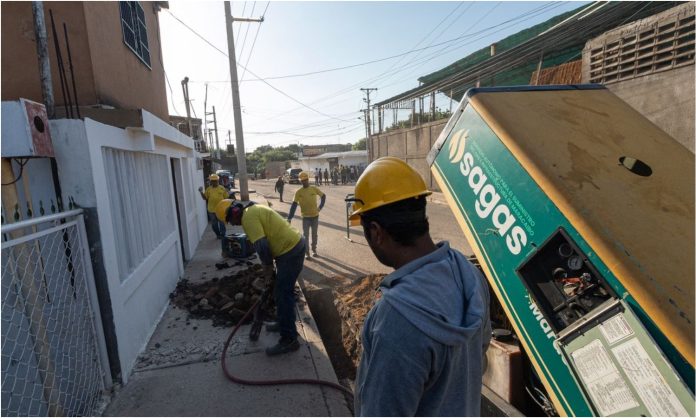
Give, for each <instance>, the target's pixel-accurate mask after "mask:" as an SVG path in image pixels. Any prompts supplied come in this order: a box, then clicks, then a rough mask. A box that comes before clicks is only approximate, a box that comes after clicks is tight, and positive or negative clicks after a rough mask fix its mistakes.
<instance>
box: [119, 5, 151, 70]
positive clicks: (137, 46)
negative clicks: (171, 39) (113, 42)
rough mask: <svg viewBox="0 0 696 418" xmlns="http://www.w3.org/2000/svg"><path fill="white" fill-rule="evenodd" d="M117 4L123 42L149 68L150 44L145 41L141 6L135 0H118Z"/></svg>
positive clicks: (143, 15)
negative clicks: (119, 9)
mask: <svg viewBox="0 0 696 418" xmlns="http://www.w3.org/2000/svg"><path fill="white" fill-rule="evenodd" d="M119 6H120V8H121V28H122V29H123V42H124V43H125V44H126V45H128V47H129V48H130V49H131V51H133V52H134V53H135V55H137V56H138V58H140V60H141V61H142V62H143V63H144V64H145V65H147V67H148V68H150V69H151V68H152V67H151V66H150V46H149V44H148V43H147V25H146V24H145V10H143V6H142V5H141V4H140V2H137V1H120V2H119Z"/></svg>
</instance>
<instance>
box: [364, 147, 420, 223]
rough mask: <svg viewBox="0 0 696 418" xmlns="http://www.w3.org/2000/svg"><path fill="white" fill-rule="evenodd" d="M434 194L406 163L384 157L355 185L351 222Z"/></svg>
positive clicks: (372, 164) (374, 162) (367, 169)
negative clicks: (389, 207) (382, 207)
mask: <svg viewBox="0 0 696 418" xmlns="http://www.w3.org/2000/svg"><path fill="white" fill-rule="evenodd" d="M431 193H432V192H431V191H429V190H428V188H427V187H426V186H425V181H424V180H423V177H421V175H420V174H418V172H417V171H416V170H414V169H413V168H412V167H411V166H409V165H408V164H406V162H405V161H403V160H400V159H398V158H396V157H382V158H379V159H377V160H375V161H373V162H372V163H370V165H368V166H367V168H366V169H365V171H364V172H363V174H362V175H361V176H360V178H359V179H358V182H357V183H356V184H355V195H354V197H353V198H352V199H351V200H353V213H351V214H350V219H351V220H356V219H358V217H359V216H360V215H361V214H363V213H365V212H368V211H371V210H372V209H376V208H378V207H380V206H384V205H388V204H390V203H394V202H398V201H400V200H405V199H410V198H413V197H420V196H428V195H429V194H431Z"/></svg>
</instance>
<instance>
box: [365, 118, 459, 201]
mask: <svg viewBox="0 0 696 418" xmlns="http://www.w3.org/2000/svg"><path fill="white" fill-rule="evenodd" d="M446 123H447V119H442V120H439V121H435V122H430V123H427V124H423V125H420V126H417V127H414V128H410V129H400V130H398V131H392V132H386V133H383V134H380V135H374V136H373V137H372V143H371V144H370V145H371V147H372V158H373V160H375V159H377V158H379V157H387V156H391V157H398V158H401V159H402V160H404V161H406V162H407V163H408V164H409V165H410V166H411V167H413V168H414V169H416V171H418V173H420V175H421V176H423V179H424V180H425V184H426V186H428V188H429V189H430V190H433V191H440V188H439V187H438V185H437V182H435V181H434V180H433V178H432V175H431V174H430V166H428V163H427V161H426V157H427V156H428V152H429V151H430V149H431V148H432V146H433V144H434V143H435V141H437V137H438V136H440V132H442V130H443V129H444V128H445V124H446Z"/></svg>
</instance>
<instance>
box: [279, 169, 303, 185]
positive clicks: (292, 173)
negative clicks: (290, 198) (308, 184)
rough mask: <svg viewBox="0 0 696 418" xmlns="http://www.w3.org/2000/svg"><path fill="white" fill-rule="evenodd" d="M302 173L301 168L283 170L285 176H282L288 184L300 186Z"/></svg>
mask: <svg viewBox="0 0 696 418" xmlns="http://www.w3.org/2000/svg"><path fill="white" fill-rule="evenodd" d="M301 172H302V169H301V168H288V169H287V170H285V174H284V175H283V179H284V180H285V181H286V182H287V183H290V184H300V173H301Z"/></svg>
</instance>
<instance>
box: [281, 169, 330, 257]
mask: <svg viewBox="0 0 696 418" xmlns="http://www.w3.org/2000/svg"><path fill="white" fill-rule="evenodd" d="M300 181H301V182H302V187H300V188H299V189H297V191H296V192H295V197H294V198H293V200H292V206H290V213H289V214H288V222H290V221H292V217H293V216H295V210H296V209H297V205H298V204H299V205H300V213H301V214H302V232H303V233H304V238H305V241H306V242H307V243H309V230H310V229H311V230H312V255H313V256H315V257H316V256H317V238H318V235H319V234H318V231H317V229H319V212H321V209H322V208H323V207H324V203H326V195H325V194H324V193H323V192H322V191H321V190H319V188H318V187H317V186H310V185H309V175H308V174H307V173H305V172H304V171H303V172H301V173H300ZM317 196H319V198H320V200H321V202H320V203H319V207H318V208H317ZM305 257H306V258H310V257H309V246H307V248H306V253H305Z"/></svg>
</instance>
